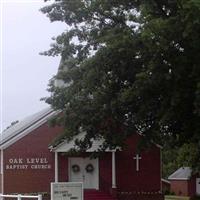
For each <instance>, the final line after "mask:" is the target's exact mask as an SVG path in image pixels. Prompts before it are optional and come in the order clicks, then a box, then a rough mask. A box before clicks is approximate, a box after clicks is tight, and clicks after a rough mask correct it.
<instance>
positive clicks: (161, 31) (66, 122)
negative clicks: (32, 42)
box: [42, 0, 200, 166]
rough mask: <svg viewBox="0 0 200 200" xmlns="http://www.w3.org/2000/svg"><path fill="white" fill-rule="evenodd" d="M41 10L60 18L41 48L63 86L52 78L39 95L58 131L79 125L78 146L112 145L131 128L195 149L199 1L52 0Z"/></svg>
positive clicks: (199, 120) (69, 132) (68, 132)
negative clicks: (57, 59) (53, 60)
mask: <svg viewBox="0 0 200 200" xmlns="http://www.w3.org/2000/svg"><path fill="white" fill-rule="evenodd" d="M42 12H43V13H44V14H46V15H47V16H48V17H49V18H50V20H51V21H52V22H53V21H62V22H64V23H66V31H65V32H63V33H62V34H61V35H60V36H58V37H56V38H55V43H54V44H52V47H51V49H50V50H48V51H46V52H44V53H43V54H44V55H50V56H56V55H61V57H62V62H61V65H60V68H59V73H58V74H57V76H56V77H55V79H61V80H63V81H64V83H65V85H63V86H62V87H56V86H55V84H54V82H53V81H52V82H51V83H50V86H49V91H50V92H51V96H50V97H48V98H46V102H48V103H50V104H51V105H52V106H53V107H54V108H56V109H61V110H62V111H63V115H62V116H60V117H59V118H57V119H56V122H57V123H60V124H62V125H63V126H64V127H65V136H66V137H71V136H73V135H75V134H78V133H79V132H80V131H86V132H87V136H86V139H85V141H84V142H81V143H79V145H80V146H81V148H87V147H88V146H89V145H91V143H90V141H91V139H92V138H96V137H99V136H103V137H104V138H105V143H104V148H106V147H107V146H109V147H111V148H114V147H115V146H119V145H120V146H121V145H123V142H124V139H125V138H126V137H127V136H128V135H129V134H133V133H135V132H139V133H141V134H143V135H145V137H143V138H144V140H143V141H144V143H146V144H150V142H149V141H152V140H154V141H155V142H158V143H161V144H163V145H167V146H170V148H171V147H173V146H182V145H185V144H187V145H189V146H191V145H192V147H191V148H195V149H196V150H197V153H196V154H194V155H193V156H194V157H195V156H197V155H198V156H199V151H198V149H200V143H199V141H200V133H199V130H200V109H199V106H200V59H199V58H200V37H199V36H200V1H199V0H148V1H145V0H57V1H55V2H54V3H53V4H52V5H48V6H46V7H44V8H42ZM186 149H188V148H186ZM183 152H185V151H183ZM184 155H186V157H187V158H188V156H187V155H188V154H187V153H184ZM182 157H184V156H182ZM184 158H185V157H184ZM191 160H192V162H193V161H194V162H195V164H197V163H198V162H199V164H200V161H199V159H197V158H194V159H191ZM191 166H194V163H193V164H192V163H191ZM199 166H200V165H199Z"/></svg>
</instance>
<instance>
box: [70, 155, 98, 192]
mask: <svg viewBox="0 0 200 200" xmlns="http://www.w3.org/2000/svg"><path fill="white" fill-rule="evenodd" d="M69 181H71V182H83V186H84V188H86V189H98V188H99V166H98V159H90V158H89V157H86V158H80V157H78V158H77V157H76V158H69Z"/></svg>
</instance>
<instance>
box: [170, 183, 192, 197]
mask: <svg viewBox="0 0 200 200" xmlns="http://www.w3.org/2000/svg"><path fill="white" fill-rule="evenodd" d="M171 191H172V192H174V193H175V194H176V195H180V196H188V195H189V193H188V181H187V180H171Z"/></svg>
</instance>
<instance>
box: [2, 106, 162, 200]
mask: <svg viewBox="0 0 200 200" xmlns="http://www.w3.org/2000/svg"><path fill="white" fill-rule="evenodd" d="M56 114H57V113H56V112H55V111H53V110H51V109H49V108H47V109H44V110H42V111H41V112H39V113H36V114H34V115H32V116H29V117H27V118H25V119H24V120H22V121H20V122H18V123H16V124H15V125H13V126H11V127H10V128H8V129H6V130H5V131H4V132H3V133H2V138H1V143H0V150H1V154H0V161H1V165H0V172H1V173H0V188H1V193H4V194H16V193H21V194H24V193H26V194H36V193H37V194H38V193H40V194H42V195H43V199H50V185H51V183H52V182H83V185H84V196H85V198H84V200H92V199H94V200H98V199H102V200H104V199H105V200H133V199H134V200H136V199H137V200H148V199H151V200H161V199H163V195H162V193H161V191H162V188H161V187H162V186H161V185H162V184H161V149H160V147H159V146H158V145H154V146H153V147H152V148H151V149H148V150H146V151H143V152H141V153H140V154H137V153H136V146H137V144H138V141H139V140H140V139H141V136H140V135H138V134H134V135H133V136H131V137H130V138H128V139H127V141H126V144H127V148H125V149H116V150H106V151H105V152H104V153H101V154H100V155H99V156H98V157H97V158H95V159H92V158H90V155H91V153H92V152H94V151H97V150H98V148H99V146H100V145H101V144H102V141H103V140H100V139H99V140H95V141H93V145H92V147H91V148H90V149H88V150H87V151H86V152H84V153H79V154H77V155H72V154H69V153H68V152H69V151H70V150H71V149H72V148H73V147H74V145H75V143H74V141H75V139H76V138H78V139H81V138H83V137H84V133H81V134H79V135H77V136H76V137H75V138H74V139H72V140H71V141H67V140H64V141H62V142H61V143H60V144H59V145H57V146H51V145H50V144H52V142H53V141H54V140H55V139H56V138H57V137H58V136H59V134H60V133H61V132H62V128H61V127H58V126H57V127H49V126H48V120H49V119H50V118H51V117H53V116H55V115H56Z"/></svg>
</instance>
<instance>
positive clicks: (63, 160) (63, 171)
mask: <svg viewBox="0 0 200 200" xmlns="http://www.w3.org/2000/svg"><path fill="white" fill-rule="evenodd" d="M68 171H69V170H68V157H67V156H66V155H64V154H62V153H58V181H59V182H67V181H68V178H69V177H68Z"/></svg>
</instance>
